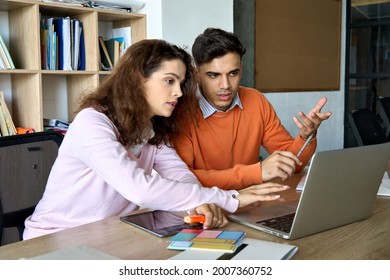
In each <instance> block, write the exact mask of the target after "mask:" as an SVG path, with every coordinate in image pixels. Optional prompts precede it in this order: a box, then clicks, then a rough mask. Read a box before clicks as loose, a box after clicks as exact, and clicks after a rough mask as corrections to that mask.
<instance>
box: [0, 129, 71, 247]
mask: <svg viewBox="0 0 390 280" xmlns="http://www.w3.org/2000/svg"><path fill="white" fill-rule="evenodd" d="M63 137H64V136H63V134H61V133H59V132H55V131H44V132H36V133H28V134H19V135H13V136H4V137H0V245H1V244H5V243H11V242H12V241H11V242H3V231H4V229H5V228H14V227H16V228H17V229H18V236H17V238H15V236H14V239H16V240H22V236H23V231H24V221H25V219H26V218H27V217H28V216H30V215H31V214H32V213H33V212H34V209H35V206H36V204H37V203H38V201H39V200H40V199H41V197H42V195H43V192H44V189H45V186H46V182H47V179H48V176H49V173H50V170H51V167H52V165H53V163H54V161H55V159H56V158H57V154H58V148H59V146H60V145H61V143H62V139H63Z"/></svg>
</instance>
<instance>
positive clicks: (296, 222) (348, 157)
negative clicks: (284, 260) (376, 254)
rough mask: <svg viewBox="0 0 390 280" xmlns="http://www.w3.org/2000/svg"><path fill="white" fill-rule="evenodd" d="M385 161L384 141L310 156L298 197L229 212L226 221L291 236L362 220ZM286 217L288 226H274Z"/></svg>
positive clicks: (388, 149)
mask: <svg viewBox="0 0 390 280" xmlns="http://www.w3.org/2000/svg"><path fill="white" fill-rule="evenodd" d="M389 160H390V142H388V143H384V144H377V145H370V146H362V147H355V148H347V149H340V150H331V151H322V152H317V153H315V154H314V156H313V158H312V161H311V164H310V167H309V170H308V174H307V177H306V181H305V186H304V188H303V191H302V194H301V197H300V199H299V201H293V202H288V203H284V204H280V205H275V206H269V207H258V208H254V209H251V210H249V211H246V212H241V213H237V214H231V215H229V216H228V218H229V219H230V220H232V221H235V222H238V223H241V224H244V225H246V226H249V227H253V228H256V229H259V230H261V231H264V232H267V233H270V234H273V235H276V236H279V237H281V238H285V239H297V238H301V237H304V236H307V235H311V234H315V233H318V232H322V231H325V230H328V229H331V228H335V227H339V226H343V225H346V224H349V223H353V222H355V221H359V220H363V219H367V218H368V217H369V216H370V215H371V210H372V206H373V204H374V201H375V199H376V194H377V192H378V188H379V185H380V184H381V180H382V178H383V174H384V172H385V170H386V168H387V163H388V161H389ZM283 219H284V220H285V221H284V222H285V223H287V220H288V219H291V220H292V227H291V229H286V227H285V226H283V225H282V226H281V227H280V226H278V227H279V229H275V228H274V227H275V226H277V224H278V222H279V220H283Z"/></svg>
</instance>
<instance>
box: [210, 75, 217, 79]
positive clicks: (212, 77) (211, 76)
mask: <svg viewBox="0 0 390 280" xmlns="http://www.w3.org/2000/svg"><path fill="white" fill-rule="evenodd" d="M208 76H209V77H210V78H211V79H215V78H217V77H218V75H217V74H208Z"/></svg>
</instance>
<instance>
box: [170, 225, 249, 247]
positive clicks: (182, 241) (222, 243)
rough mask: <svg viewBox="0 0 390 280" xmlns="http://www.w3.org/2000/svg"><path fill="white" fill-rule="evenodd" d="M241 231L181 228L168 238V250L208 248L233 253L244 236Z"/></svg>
mask: <svg viewBox="0 0 390 280" xmlns="http://www.w3.org/2000/svg"><path fill="white" fill-rule="evenodd" d="M245 234H246V233H245V232H243V231H227V230H206V229H183V230H181V231H180V232H179V233H177V234H176V235H174V236H173V237H171V238H170V239H169V242H170V244H169V245H168V247H167V248H168V249H170V250H209V251H220V252H228V253H233V252H234V251H235V250H236V249H237V247H238V246H239V245H240V244H241V241H242V240H243V239H244V237H245Z"/></svg>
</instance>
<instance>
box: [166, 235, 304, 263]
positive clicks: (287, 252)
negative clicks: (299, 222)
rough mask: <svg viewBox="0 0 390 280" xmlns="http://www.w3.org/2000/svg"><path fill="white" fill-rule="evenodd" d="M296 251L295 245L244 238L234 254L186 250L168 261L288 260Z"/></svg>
mask: <svg viewBox="0 0 390 280" xmlns="http://www.w3.org/2000/svg"><path fill="white" fill-rule="evenodd" d="M297 251H298V246H296V245H291V244H286V243H278V242H273V241H265V240H258V239H253V238H244V239H243V240H242V243H241V245H240V246H239V247H238V248H237V250H236V251H235V252H234V253H224V252H217V251H199V250H186V251H183V252H181V253H179V254H177V255H175V256H173V257H171V258H170V260H289V259H291V258H292V257H293V256H294V255H295V253H296V252H297Z"/></svg>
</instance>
